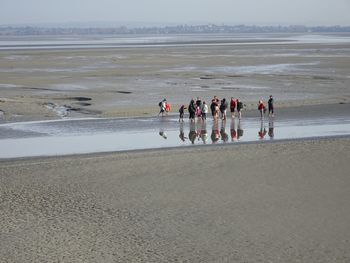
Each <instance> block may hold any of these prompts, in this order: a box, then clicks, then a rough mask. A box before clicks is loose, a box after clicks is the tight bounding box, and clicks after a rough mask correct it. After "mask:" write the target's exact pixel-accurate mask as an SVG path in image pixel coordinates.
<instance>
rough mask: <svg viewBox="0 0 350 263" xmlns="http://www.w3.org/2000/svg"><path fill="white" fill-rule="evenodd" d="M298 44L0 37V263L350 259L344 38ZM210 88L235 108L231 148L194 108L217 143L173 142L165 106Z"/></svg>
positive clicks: (348, 46)
mask: <svg viewBox="0 0 350 263" xmlns="http://www.w3.org/2000/svg"><path fill="white" fill-rule="evenodd" d="M184 37H186V36H184ZM288 37H289V36H288ZM317 37H319V36H317ZM302 38H303V41H301V42H295V43H294V42H293V41H296V40H294V39H291V40H288V41H285V42H283V41H281V42H280V43H278V42H277V40H275V39H274V40H273V41H271V42H268V41H267V40H261V39H258V40H256V41H254V40H253V41H252V40H251V39H249V41H247V42H246V43H243V42H244V40H241V39H239V40H237V41H236V42H234V43H231V42H230V41H231V40H230V41H229V40H226V39H225V41H221V42H220V41H219V42H218V41H217V40H215V41H202V40H201V42H200V43H197V42H188V43H185V44H184V43H183V42H181V41H180V42H176V41H172V42H170V43H160V44H155V43H153V42H152V43H151V44H147V45H146V46H142V45H141V44H139V45H136V46H135V45H134V43H132V45H134V46H132V47H131V46H128V45H126V44H125V45H123V46H120V47H116V46H111V47H109V48H107V47H106V45H105V44H103V46H99V47H98V48H91V46H89V45H87V46H82V47H78V46H75V47H70V46H69V44H66V43H65V44H64V45H67V46H62V45H61V46H58V47H57V46H55V45H56V44H55V45H54V44H52V42H48V43H51V44H46V45H47V46H45V47H44V46H40V45H42V44H40V45H39V44H35V45H32V47H30V48H29V47H28V46H25V47H21V48H19V45H18V43H17V42H16V43H15V44H13V45H12V46H11V45H10V44H7V46H4V45H3V46H1V45H0V91H1V93H0V145H5V146H4V147H3V148H5V149H1V150H0V154H3V155H1V156H2V157H0V261H1V262H348V261H350V252H349V249H348V248H349V246H350V231H349V229H350V223H349V222H350V205H349V204H350V195H349V192H350V177H349V176H348V175H349V171H350V162H349V161H350V151H349V149H350V138H349V130H348V128H347V127H348V126H346V125H349V107H350V89H349V85H350V70H349V69H350V66H349V65H350V60H349V58H350V43H348V42H346V41H345V42H342V41H340V42H332V41H330V40H329V39H326V40H327V41H325V40H324V39H322V41H321V42H317V41H318V40H317V41H314V39H315V36H311V38H310V39H311V40H312V41H310V39H308V38H307V40H308V41H306V40H305V37H302ZM122 40H123V39H122ZM138 40H139V39H138V38H136V40H135V39H133V40H132V41H138ZM31 41H37V40H36V38H34V40H31ZM45 41H46V40H45ZM147 41H148V40H147ZM152 41H154V39H153V40H152ZM191 41H192V40H191ZM40 43H41V42H40ZM95 44H96V43H95ZM36 45H37V46H36ZM84 45H85V44H84ZM130 45H131V44H130ZM270 94H273V96H274V98H275V111H276V112H275V117H274V118H268V117H267V116H266V120H263V121H262V120H259V116H258V111H257V102H258V100H259V99H264V101H265V102H266V100H267V99H268V96H269V95H270ZM214 95H216V96H218V97H219V98H223V97H226V98H227V99H229V98H231V97H235V98H240V99H241V100H242V101H243V102H244V104H245V106H244V111H243V113H242V116H243V117H242V127H243V128H242V130H241V136H242V135H243V136H242V138H241V139H240V140H241V141H239V139H238V138H237V137H238V136H237V137H235V136H236V135H237V134H238V128H237V125H238V127H239V124H238V122H239V121H238V120H237V119H236V120H235V121H236V123H235V124H234V125H232V123H234V121H231V123H230V122H228V124H227V125H226V123H225V124H223V122H222V121H221V120H220V121H219V124H218V125H216V124H215V122H213V120H212V119H211V117H209V118H208V120H207V133H208V134H210V133H213V134H214V135H217V136H218V138H221V139H220V143H216V142H215V143H214V140H213V142H212V143H211V141H210V139H209V137H208V138H207V139H208V140H207V145H205V143H201V142H200V141H199V137H198V140H197V137H195V140H194V142H195V143H194V145H192V144H191V143H190V142H189V140H188V139H187V141H186V143H187V144H186V145H185V146H186V147H183V146H184V145H182V143H183V142H181V141H180V139H181V138H182V137H180V138H179V132H180V136H181V132H183V130H182V128H181V125H180V124H179V123H178V120H177V114H178V113H177V109H178V107H179V106H180V105H181V104H185V105H187V103H188V102H189V100H190V99H191V98H192V97H193V98H196V97H197V96H199V97H201V98H202V99H204V100H208V101H209V100H211V98H212V97H213V96H214ZM164 97H166V98H167V100H168V101H169V102H170V103H171V104H172V105H173V111H172V112H171V113H170V115H169V116H167V117H164V118H163V119H162V118H160V117H159V118H157V117H155V116H156V115H157V114H158V112H159V108H158V102H159V101H160V100H161V99H163V98H164ZM121 117H122V118H121ZM125 117H126V118H125ZM185 118H186V119H185V123H184V130H185V132H186V133H185V136H187V134H188V137H190V136H189V135H190V134H189V133H190V132H191V131H196V129H197V128H195V129H194V130H192V128H191V127H192V126H191V123H190V122H189V121H188V116H187V114H186V116H185ZM264 121H265V122H264ZM273 122H274V123H275V124H274V125H275V126H273V125H272V126H271V123H273ZM198 123H199V122H198V121H197V122H196V125H197V124H198ZM342 125H343V126H342ZM201 127H202V126H201ZM223 127H224V128H225V129H227V131H225V129H223ZM324 127H326V128H329V127H330V129H329V130H327V129H326V130H325V132H324V133H322V132H321V131H320V130H317V129H318V128H322V129H323V128H324ZM339 127H345V129H344V130H341V129H339ZM236 128H237V129H236ZM265 128H266V129H265ZM286 128H287V129H289V130H288V131H287V132H286ZM243 129H244V134H243ZM271 129H272V130H271ZM232 130H234V133H233V132H232ZM262 130H264V131H265V134H267V135H266V138H261V137H258V136H260V135H258V134H259V131H260V132H261V131H262ZM267 131H268V133H267ZM300 131H301V133H300ZM146 132H149V134H146ZM297 132H299V133H300V134H301V135H299V137H298V136H296V133H297ZM143 133H145V134H146V135H147V136H148V137H147V136H146V137H142V136H141V135H142V134H143ZM283 133H285V134H287V135H286V136H285V137H283ZM123 134H128V135H129V136H130V138H132V139H131V140H134V141H135V142H134V143H135V144H140V145H142V143H144V144H145V142H147V143H150V144H149V146H147V147H144V148H142V147H139V148H136V149H133V148H125V149H124V148H118V147H120V145H119V144H122V143H124V141H127V140H125V139H124V140H123V138H129V137H127V136H125V137H122V136H121V135H123ZM219 134H220V135H219ZM223 134H225V136H223ZM234 134H235V135H234ZM304 134H309V135H307V136H306V135H304ZM106 135H107V137H105V136H106ZM84 136H85V137H84ZM94 136H95V137H94ZM97 136H100V137H97ZM108 136H109V137H108ZM113 136H114V137H113ZM166 136H168V137H167V138H165V137H166ZM171 136H174V138H175V139H176V143H175V144H171V145H170V146H169V145H166V144H164V146H161V147H160V148H158V146H159V145H160V144H161V142H164V141H166V140H168V141H170V140H171V138H172V137H171ZM196 136H197V135H196ZM220 136H221V137H220ZM229 136H231V137H232V138H231V137H229ZM249 136H252V137H251V138H253V139H250V137H249ZM68 137H69V139H70V140H71V141H68ZM82 137H83V139H84V140H85V141H82V142H85V143H86V144H87V143H91V144H94V142H95V145H93V148H91V149H92V150H91V149H89V150H85V151H84V150H82V151H74V147H76V148H84V147H83V146H86V145H84V144H83V143H81V144H80V145H78V146H76V144H79V142H80V141H79V140H80V139H81V138H82ZM214 137H215V136H214ZM101 138H102V139H104V141H103V142H104V143H105V144H106V147H107V146H108V147H109V146H111V145H113V143H114V144H118V145H117V146H118V147H116V148H113V147H112V148H108V147H107V148H103V147H101V144H102V140H98V139H101ZM106 138H107V139H108V140H107V143H106V140H105V139H106ZM117 138H118V140H119V141H118V140H117ZM224 138H226V139H227V140H228V139H229V138H231V139H232V141H231V139H230V141H229V142H227V141H225V140H224ZM45 140H46V141H45ZM60 140H61V141H60ZM64 140H66V141H68V143H67V142H65V143H66V144H67V145H68V146H69V147H70V149H69V151H66V149H64V150H63V151H62V152H58V150H57V149H58V148H57V149H56V148H54V147H52V148H51V147H49V146H50V145H51V144H48V142H53V143H54V144H52V145H57V147H58V146H62V145H63V144H64V143H60V142H63V141H64ZM244 140H247V141H244ZM179 141H180V143H181V144H179ZM237 141H238V142H237ZM15 142H16V143H17V144H16V145H17V146H15ZM23 142H27V143H28V142H30V143H31V144H23ZM153 142H155V144H157V145H156V146H157V147H156V146H154V145H152V144H151V143H153ZM203 142H204V140H203ZM125 143H127V142H125ZM28 145H29V146H28ZM38 146H40V147H41V148H45V146H46V148H48V150H50V151H47V152H45V153H44V154H43V152H39V153H35V150H37V149H38V148H40V147H38ZM16 147H17V150H18V151H17V152H16V153H14V154H13V155H10V153H11V152H12V150H14V148H16ZM21 147H22V148H21ZM69 147H68V148H69ZM162 147H163V148H162ZM72 149H73V151H72ZM106 149H107V150H106ZM27 150H28V154H27V155H26V154H24V152H26V151H27ZM30 150H33V152H34V153H33V152H31V151H30ZM107 151H108V152H107ZM8 154H9V155H8Z"/></svg>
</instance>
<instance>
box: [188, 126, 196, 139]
mask: <svg viewBox="0 0 350 263" xmlns="http://www.w3.org/2000/svg"><path fill="white" fill-rule="evenodd" d="M188 138H189V139H190V141H191V142H192V144H194V141H195V140H196V138H197V133H196V123H195V122H190V132H189V133H188Z"/></svg>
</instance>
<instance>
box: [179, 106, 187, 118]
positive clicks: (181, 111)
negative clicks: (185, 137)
mask: <svg viewBox="0 0 350 263" xmlns="http://www.w3.org/2000/svg"><path fill="white" fill-rule="evenodd" d="M185 109H186V107H185V105H181V107H180V109H179V113H180V116H179V122H184V114H185Z"/></svg>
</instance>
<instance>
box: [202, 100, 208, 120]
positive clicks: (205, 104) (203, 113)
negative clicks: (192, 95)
mask: <svg viewBox="0 0 350 263" xmlns="http://www.w3.org/2000/svg"><path fill="white" fill-rule="evenodd" d="M208 111H209V109H208V105H207V103H206V102H205V101H203V106H202V120H203V121H205V120H206V119H207V113H208Z"/></svg>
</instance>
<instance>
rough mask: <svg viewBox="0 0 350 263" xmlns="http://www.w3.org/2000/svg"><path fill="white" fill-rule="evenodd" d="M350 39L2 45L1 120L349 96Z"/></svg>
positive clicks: (114, 114) (140, 113) (325, 101)
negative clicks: (162, 104)
mask: <svg viewBox="0 0 350 263" xmlns="http://www.w3.org/2000/svg"><path fill="white" fill-rule="evenodd" d="M349 50H350V46H349V44H346V43H345V44H344V43H343V44H324V43H323V44H297V43H296V44H284V45H276V44H264V45H260V44H256V45H255V44H251V45H235V46H220V45H219V46H192V47H191V46H187V47H169V46H168V47H148V48H112V49H102V48H101V49H91V50H85V49H84V50H64V49H63V50H20V51H1V52H0V92H1V93H0V118H1V119H0V121H1V120H3V121H21V120H32V119H35V120H38V119H52V118H58V113H60V114H61V115H62V114H63V113H62V107H67V108H69V109H71V111H70V112H69V114H70V116H75V117H76V116H78V117H82V116H109V117H117V116H143V115H154V114H155V113H156V112H157V111H158V107H157V105H158V102H159V101H160V100H161V99H162V98H163V97H166V98H167V99H168V100H169V101H170V102H171V103H172V104H173V105H174V109H175V111H176V112H177V109H178V106H179V105H181V104H187V103H188V102H189V100H190V99H191V98H192V97H197V96H200V97H202V98H203V99H204V100H209V99H211V98H212V96H213V95H217V96H219V97H220V98H223V97H226V98H230V97H231V96H233V97H239V98H240V99H242V100H243V102H244V103H245V104H246V105H247V106H246V108H247V109H249V108H253V109H255V108H256V103H257V101H258V100H259V99H261V98H263V99H264V100H266V99H267V98H268V96H269V95H270V94H273V95H274V96H275V99H276V105H277V106H278V107H279V108H281V107H287V106H298V105H310V104H312V105H315V104H332V103H346V102H349V101H350V89H349V85H350V70H349V69H350V51H349Z"/></svg>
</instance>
